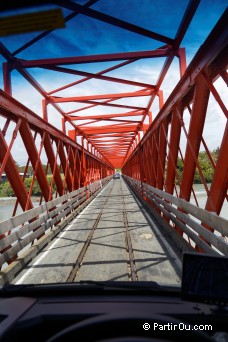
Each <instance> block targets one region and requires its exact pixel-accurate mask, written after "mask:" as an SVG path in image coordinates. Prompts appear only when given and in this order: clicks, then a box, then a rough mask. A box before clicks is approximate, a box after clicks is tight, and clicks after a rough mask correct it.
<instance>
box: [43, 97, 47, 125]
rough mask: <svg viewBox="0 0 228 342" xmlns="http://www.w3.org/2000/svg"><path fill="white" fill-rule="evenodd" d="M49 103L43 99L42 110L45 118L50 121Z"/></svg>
mask: <svg viewBox="0 0 228 342" xmlns="http://www.w3.org/2000/svg"><path fill="white" fill-rule="evenodd" d="M47 105H48V103H47V100H46V99H43V100H42V111H43V119H44V120H45V121H48V112H47Z"/></svg>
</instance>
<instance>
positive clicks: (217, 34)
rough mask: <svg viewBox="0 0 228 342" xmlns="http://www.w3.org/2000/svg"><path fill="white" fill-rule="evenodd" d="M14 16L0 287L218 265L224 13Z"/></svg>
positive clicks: (205, 9) (196, 6)
mask: <svg viewBox="0 0 228 342" xmlns="http://www.w3.org/2000/svg"><path fill="white" fill-rule="evenodd" d="M27 3H28V2H26V1H25V2H24V3H23V2H22V1H18V2H13V1H7V2H6V1H4V2H3V3H2V4H1V5H0V10H1V12H0V23H1V28H0V35H1V37H0V38H1V39H0V40H1V42H0V53H1V54H0V62H1V64H2V68H1V77H0V88H1V89H0V98H1V100H0V245H1V246H0V266H1V274H0V284H1V285H4V284H14V285H19V284H60V283H72V282H77V283H78V282H80V283H81V284H82V283H83V282H84V283H87V282H90V281H93V282H100V281H105V282H112V283H114V282H123V283H124V282H132V284H135V283H136V282H137V283H138V284H139V285H140V284H144V285H145V282H148V284H150V285H151V286H155V288H156V286H174V287H175V286H178V287H179V286H180V285H181V278H182V255H183V253H184V252H194V253H206V254H209V255H216V256H221V257H224V256H227V255H228V238H227V237H228V230H227V227H228V204H227V168H228V166H227V134H228V133H227V132H228V131H227V109H226V105H227V102H226V101H227V94H226V92H227V87H226V82H227V72H226V67H227V61H226V58H225V56H226V55H225V48H226V44H227V26H226V25H227V10H226V6H227V1H225V0H219V1H213V0H202V1H201V2H200V1H190V0H183V1H169V0H163V1H157V2H155V1H150V0H140V1H139V0H125V1H116V0H108V1H106V0H89V1H86V0H73V1H61V0H56V1H40V2H38V1H30V2H29V5H27ZM117 3H118V5H117ZM211 31H212V32H211ZM225 127H226V128H225ZM193 268H194V267H192V266H191V268H190V269H191V270H193ZM129 286H130V283H129ZM134 286H136V285H134Z"/></svg>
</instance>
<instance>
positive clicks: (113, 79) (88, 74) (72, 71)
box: [43, 66, 155, 94]
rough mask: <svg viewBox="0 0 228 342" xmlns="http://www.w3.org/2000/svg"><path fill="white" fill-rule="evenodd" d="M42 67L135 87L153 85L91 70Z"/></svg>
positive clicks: (151, 86)
mask: <svg viewBox="0 0 228 342" xmlns="http://www.w3.org/2000/svg"><path fill="white" fill-rule="evenodd" d="M43 68H44V69H48V70H53V71H58V72H62V73H65V74H71V75H77V76H86V77H87V78H88V79H92V78H95V79H98V80H102V81H108V82H116V83H122V84H129V85H132V86H136V87H143V88H150V89H151V88H154V87H155V86H154V85H151V84H148V83H142V82H136V81H131V80H126V79H123V78H118V77H111V76H103V75H99V74H94V73H91V72H86V71H81V70H75V69H68V68H63V67H58V66H48V67H47V66H45V67H43ZM49 94H50V93H49Z"/></svg>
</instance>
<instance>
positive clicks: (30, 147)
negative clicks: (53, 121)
mask: <svg viewBox="0 0 228 342" xmlns="http://www.w3.org/2000/svg"><path fill="white" fill-rule="evenodd" d="M20 134H21V138H22V140H23V142H24V146H25V148H26V151H27V153H28V156H29V159H30V161H31V164H32V167H33V170H36V178H37V180H38V183H39V185H40V189H41V191H42V194H43V196H44V199H45V201H48V200H49V185H48V182H47V178H46V175H45V172H44V169H43V166H42V163H41V160H40V158H39V154H38V151H37V148H36V145H35V141H34V138H33V136H32V132H31V129H30V127H29V124H28V123H27V122H26V121H25V120H23V121H22V124H21V127H20ZM44 134H45V133H44Z"/></svg>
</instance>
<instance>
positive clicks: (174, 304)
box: [0, 283, 228, 342]
mask: <svg viewBox="0 0 228 342" xmlns="http://www.w3.org/2000/svg"><path fill="white" fill-rule="evenodd" d="M227 322H228V307H227V306H226V305H225V306H221V305H211V304H206V303H196V302H194V301H185V300H183V299H181V296H180V289H178V288H170V289H169V288H162V289H161V288H159V287H158V288H156V286H154V288H153V287H152V288H149V287H148V284H145V286H144V284H140V286H139V287H138V288H137V286H136V287H134V286H133V284H131V285H130V286H129V287H128V285H124V284H122V285H121V284H120V283H118V284H115V285H113V286H110V285H106V284H89V283H88V284H80V285H79V284H78V285H75V284H68V285H65V284H62V285H61V284H58V285H54V286H53V285H37V286H30V285H23V286H20V287H19V288H17V289H15V286H11V285H9V286H7V287H5V288H4V289H3V290H2V292H1V298H0V336H1V341H10V342H11V341H23V342H27V341H39V342H42V341H50V342H51V341H55V342H56V341H104V342H111V341H139V342H143V341H176V340H185V341H190V340H191V341H192V340H195V341H198V340H199V341H227V340H228V325H227ZM224 338H225V339H224Z"/></svg>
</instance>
